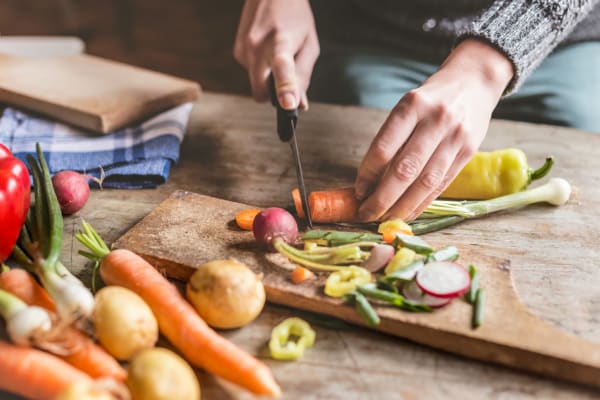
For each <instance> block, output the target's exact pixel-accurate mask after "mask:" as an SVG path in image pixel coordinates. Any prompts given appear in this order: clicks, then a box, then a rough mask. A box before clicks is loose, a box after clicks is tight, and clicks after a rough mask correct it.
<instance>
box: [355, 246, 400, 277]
mask: <svg viewBox="0 0 600 400" xmlns="http://www.w3.org/2000/svg"><path fill="white" fill-rule="evenodd" d="M393 256H394V246H390V245H389V244H378V245H376V246H374V247H373V248H372V249H371V255H370V256H369V258H367V259H366V260H365V261H364V262H363V263H362V265H361V267H363V268H364V269H366V270H369V271H371V272H377V271H379V270H380V269H382V268H383V267H385V266H386V265H387V264H388V263H389V262H390V260H391V259H392V257H393Z"/></svg>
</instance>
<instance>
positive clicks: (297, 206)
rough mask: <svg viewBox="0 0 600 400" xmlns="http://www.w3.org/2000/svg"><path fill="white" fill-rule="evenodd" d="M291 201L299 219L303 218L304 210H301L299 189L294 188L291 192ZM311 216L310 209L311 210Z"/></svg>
mask: <svg viewBox="0 0 600 400" xmlns="http://www.w3.org/2000/svg"><path fill="white" fill-rule="evenodd" d="M292 199H293V200H294V208H295V209H296V214H298V217H299V218H304V209H303V208H302V197H300V189H298V188H295V189H294V190H292ZM311 216H312V208H311Z"/></svg>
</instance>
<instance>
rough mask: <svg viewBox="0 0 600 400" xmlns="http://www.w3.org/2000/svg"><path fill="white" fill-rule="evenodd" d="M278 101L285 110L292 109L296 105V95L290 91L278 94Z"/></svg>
mask: <svg viewBox="0 0 600 400" xmlns="http://www.w3.org/2000/svg"><path fill="white" fill-rule="evenodd" d="M279 103H280V104H281V107H283V108H284V109H286V110H292V109H294V108H296V107H297V106H296V96H294V95H293V94H292V93H285V94H283V96H280V97H279Z"/></svg>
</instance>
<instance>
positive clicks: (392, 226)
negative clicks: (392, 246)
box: [377, 218, 413, 243]
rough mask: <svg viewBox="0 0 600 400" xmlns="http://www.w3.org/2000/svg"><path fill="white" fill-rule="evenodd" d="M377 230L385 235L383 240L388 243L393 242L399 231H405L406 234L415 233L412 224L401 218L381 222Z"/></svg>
mask: <svg viewBox="0 0 600 400" xmlns="http://www.w3.org/2000/svg"><path fill="white" fill-rule="evenodd" d="M377 232H378V233H381V234H382V235H383V241H384V242H386V243H392V242H393V241H394V240H396V234H397V233H403V234H405V235H412V234H413V232H412V228H411V227H410V225H408V224H407V223H406V222H404V221H402V220H401V219H399V218H398V219H391V220H389V221H384V222H382V223H380V224H379V226H378V227H377Z"/></svg>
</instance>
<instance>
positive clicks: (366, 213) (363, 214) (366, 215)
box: [358, 208, 375, 222]
mask: <svg viewBox="0 0 600 400" xmlns="http://www.w3.org/2000/svg"><path fill="white" fill-rule="evenodd" d="M358 219H359V220H360V221H362V222H371V221H373V220H374V219H375V210H373V209H370V208H365V209H363V208H359V209H358Z"/></svg>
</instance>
